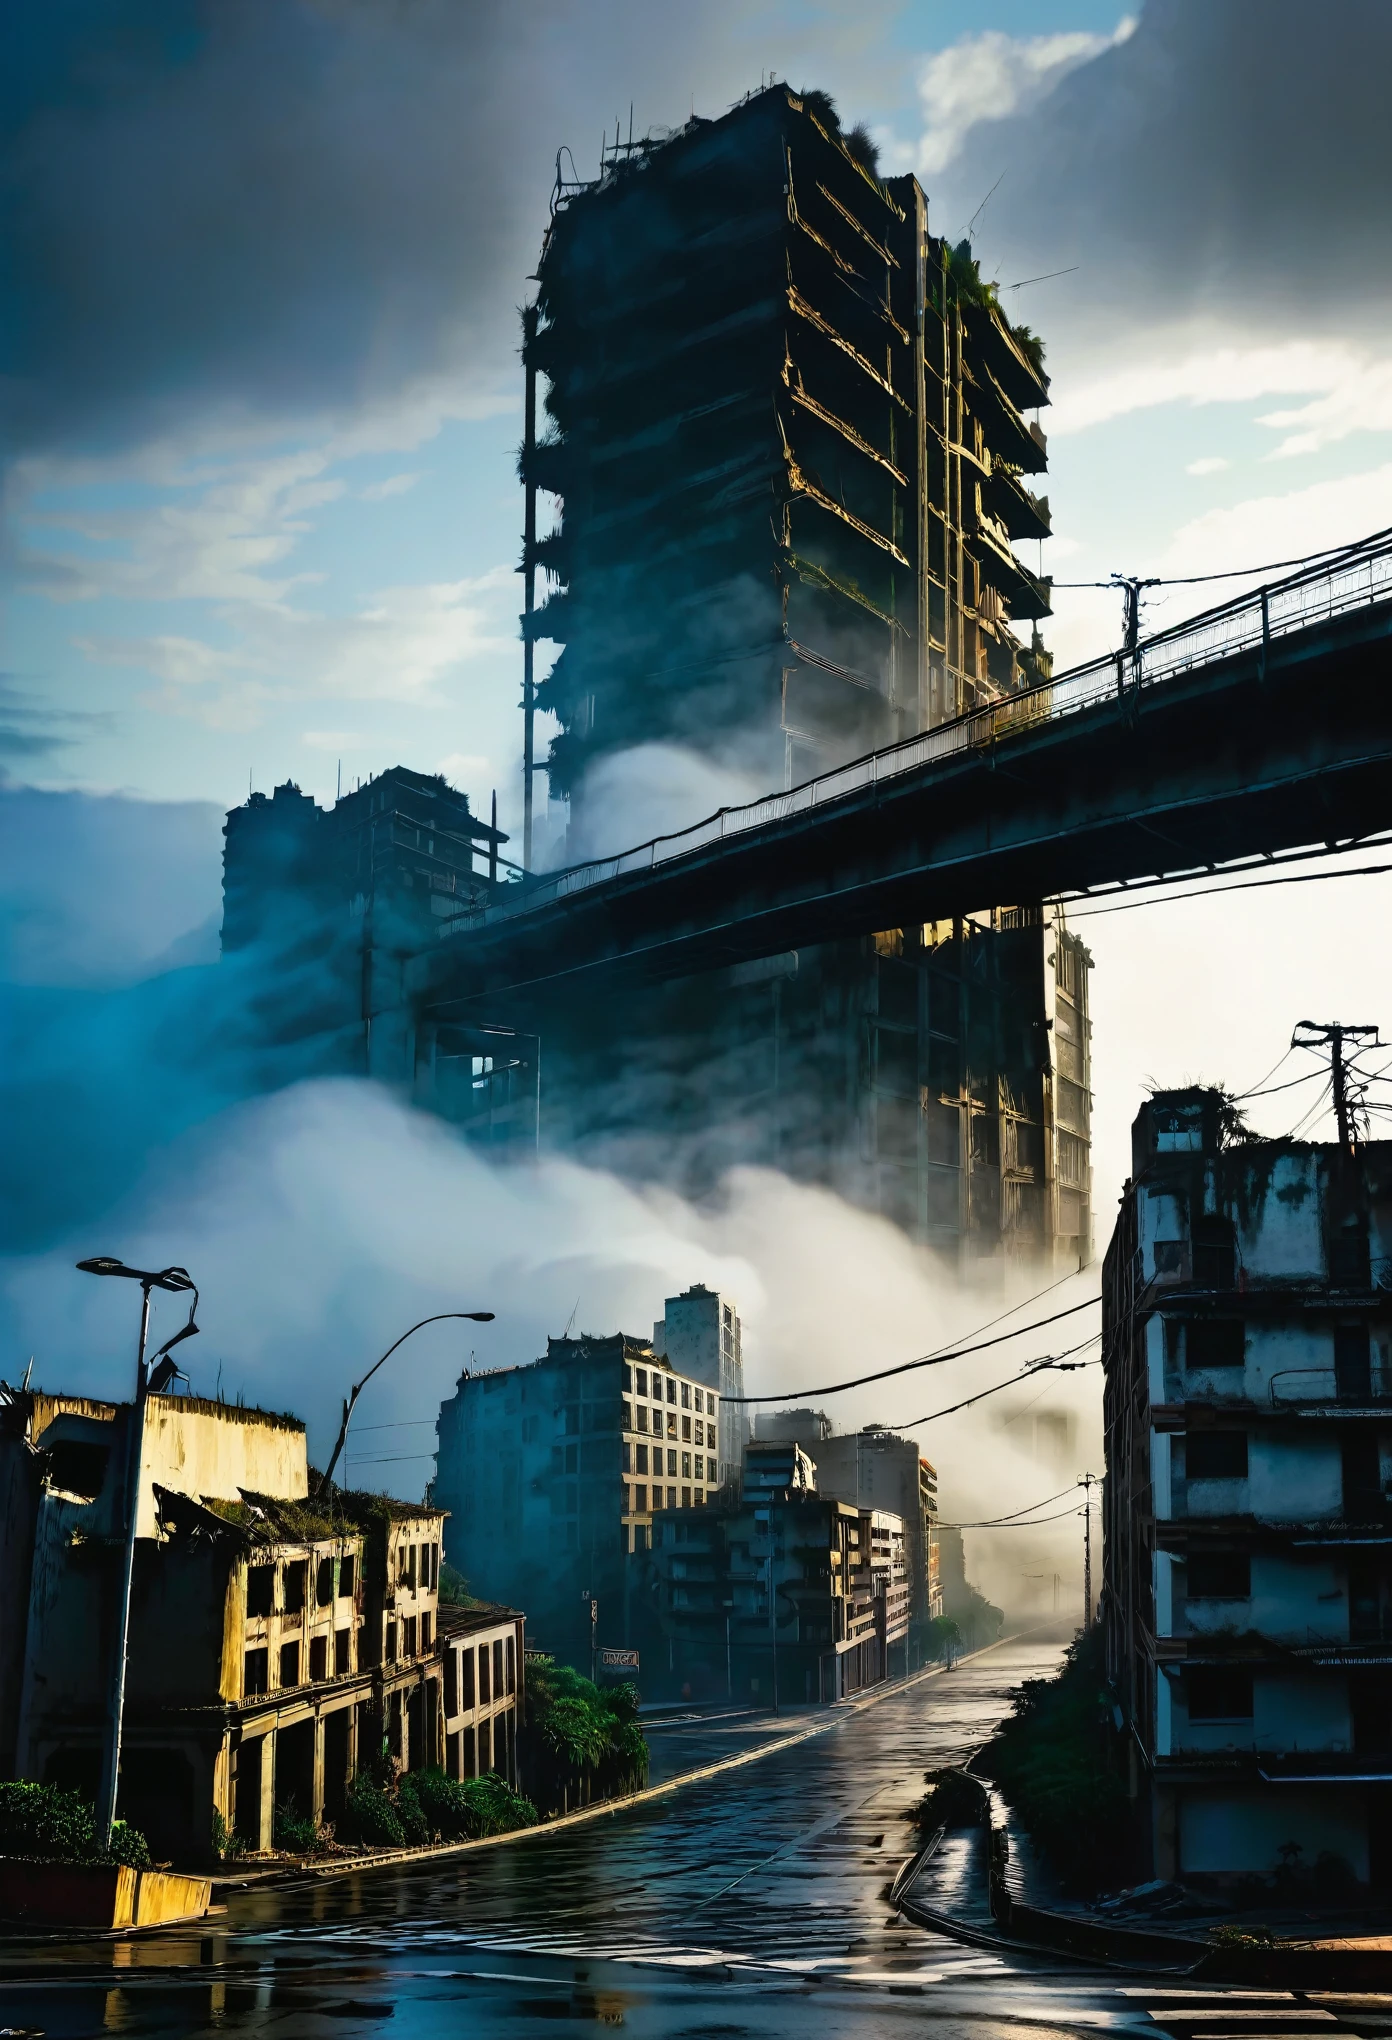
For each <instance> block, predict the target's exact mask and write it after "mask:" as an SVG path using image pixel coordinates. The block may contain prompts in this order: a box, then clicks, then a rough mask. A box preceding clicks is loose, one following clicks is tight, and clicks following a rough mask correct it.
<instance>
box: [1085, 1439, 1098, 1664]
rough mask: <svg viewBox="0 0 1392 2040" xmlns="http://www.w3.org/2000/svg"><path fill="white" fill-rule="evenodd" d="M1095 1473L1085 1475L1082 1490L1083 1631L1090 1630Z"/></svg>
mask: <svg viewBox="0 0 1392 2040" xmlns="http://www.w3.org/2000/svg"><path fill="white" fill-rule="evenodd" d="M1096 1479H1097V1475H1096V1474H1095V1473H1085V1474H1084V1475H1083V1478H1082V1488H1083V1631H1084V1634H1086V1632H1087V1631H1088V1630H1090V1629H1091V1628H1092V1490H1093V1484H1094V1482H1095V1481H1096Z"/></svg>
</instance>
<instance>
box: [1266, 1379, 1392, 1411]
mask: <svg viewBox="0 0 1392 2040" xmlns="http://www.w3.org/2000/svg"><path fill="white" fill-rule="evenodd" d="M1267 1395H1268V1399H1269V1401H1270V1403H1271V1405H1272V1407H1273V1408H1275V1409H1282V1410H1298V1411H1299V1412H1300V1413H1301V1414H1302V1415H1304V1416H1312V1417H1313V1416H1338V1417H1356V1416H1379V1415H1385V1414H1386V1412H1387V1411H1388V1410H1389V1409H1392V1369H1389V1368H1386V1367H1363V1368H1361V1369H1360V1368H1353V1369H1349V1368H1344V1369H1339V1368H1335V1367H1288V1368H1283V1369H1282V1371H1281V1372H1280V1373H1279V1374H1273V1375H1272V1377H1271V1379H1270V1381H1269V1383H1268V1385H1267Z"/></svg>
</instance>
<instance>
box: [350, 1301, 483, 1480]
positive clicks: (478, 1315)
mask: <svg viewBox="0 0 1392 2040" xmlns="http://www.w3.org/2000/svg"><path fill="white" fill-rule="evenodd" d="M493 1316H494V1313H493V1312H492V1311H491V1310H437V1311H436V1312H435V1315H434V1316H433V1317H423V1318H422V1319H421V1320H420V1323H419V1324H414V1325H412V1326H411V1329H410V1331H406V1332H403V1333H402V1334H401V1337H400V1338H399V1339H397V1340H395V1341H394V1342H393V1343H392V1344H391V1345H390V1346H388V1348H387V1350H386V1352H385V1353H384V1354H383V1355H382V1357H381V1359H380V1360H377V1361H374V1362H373V1364H372V1366H371V1367H369V1368H368V1370H367V1372H366V1374H365V1375H364V1376H363V1378H362V1380H361V1381H357V1382H354V1384H353V1387H352V1389H351V1390H350V1392H349V1396H348V1400H347V1402H346V1403H344V1405H343V1422H342V1423H341V1424H340V1425H339V1427H338V1440H337V1442H336V1444H335V1445H334V1449H333V1451H332V1453H331V1454H330V1457H329V1463H328V1465H327V1467H326V1468H325V1469H324V1473H323V1476H322V1478H321V1479H320V1482H319V1488H318V1492H319V1493H320V1494H321V1495H322V1494H326V1493H327V1492H328V1486H329V1482H330V1481H331V1480H332V1479H333V1471H334V1468H335V1467H336V1466H337V1465H338V1462H339V1458H340V1456H341V1454H342V1452H343V1448H344V1446H345V1445H346V1444H347V1443H348V1426H349V1424H350V1423H351V1422H352V1420H353V1411H354V1410H355V1409H356V1408H357V1406H358V1397H359V1396H360V1395H361V1394H362V1392H363V1390H364V1389H365V1388H366V1387H367V1384H368V1382H369V1381H371V1379H372V1377H373V1375H374V1374H375V1373H376V1372H377V1369H378V1368H379V1367H383V1366H385V1365H386V1363H387V1361H388V1360H390V1359H391V1356H392V1354H393V1353H394V1352H395V1351H396V1349H397V1347H398V1346H404V1345H405V1343H406V1341H407V1340H408V1339H409V1338H410V1336H411V1333H412V1332H418V1331H419V1330H420V1329H421V1326H422V1325H438V1324H442V1323H443V1322H444V1320H445V1319H446V1318H467V1319H468V1320H469V1321H470V1323H471V1324H476V1325H491V1324H492V1322H493Z"/></svg>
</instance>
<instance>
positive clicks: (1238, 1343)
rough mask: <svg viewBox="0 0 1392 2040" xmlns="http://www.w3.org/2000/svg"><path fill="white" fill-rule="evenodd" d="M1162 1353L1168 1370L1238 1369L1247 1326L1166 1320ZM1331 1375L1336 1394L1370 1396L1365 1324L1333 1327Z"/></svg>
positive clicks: (1227, 1320) (1236, 1322)
mask: <svg viewBox="0 0 1392 2040" xmlns="http://www.w3.org/2000/svg"><path fill="white" fill-rule="evenodd" d="M1181 1334H1182V1335H1183V1336H1182V1338H1181ZM1165 1350H1166V1358H1167V1359H1168V1361H1169V1363H1170V1365H1171V1366H1172V1367H1176V1366H1184V1367H1186V1368H1195V1369H1202V1370H1204V1371H1205V1372H1208V1371H1210V1370H1212V1369H1215V1368H1227V1367H1241V1366H1243V1364H1244V1363H1245V1360H1246V1354H1247V1327H1246V1325H1245V1324H1244V1322H1243V1321H1242V1319H1241V1318H1228V1317H1217V1318H1187V1319H1186V1318H1166V1319H1165ZM1334 1372H1335V1375H1336V1377H1337V1387H1338V1393H1339V1394H1340V1395H1365V1396H1366V1395H1368V1394H1370V1393H1371V1389H1372V1348H1371V1343H1370V1338H1369V1330H1368V1327H1367V1325H1366V1324H1350V1325H1336V1326H1335V1327H1334Z"/></svg>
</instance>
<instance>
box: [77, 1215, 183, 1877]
mask: <svg viewBox="0 0 1392 2040" xmlns="http://www.w3.org/2000/svg"><path fill="white" fill-rule="evenodd" d="M77 1265H78V1267H79V1268H80V1269H81V1271H82V1273H83V1274H84V1275H122V1276H124V1277H125V1278H126V1280H127V1281H130V1282H138V1283H139V1284H140V1335H139V1338H138V1340H137V1341H136V1348H135V1402H134V1404H133V1406H132V1408H131V1422H130V1433H129V1436H128V1437H127V1440H126V1479H125V1495H124V1497H123V1500H124V1505H125V1512H126V1541H125V1550H124V1551H123V1553H122V1557H121V1598H120V1608H119V1611H118V1615H117V1621H116V1654H115V1658H114V1660H113V1663H112V1667H111V1698H110V1702H109V1704H108V1707H107V1721H106V1747H105V1750H104V1751H103V1754H102V1779H101V1790H100V1793H99V1795H98V1799H97V1814H96V1829H97V1836H98V1839H99V1840H100V1843H101V1847H102V1849H103V1851H105V1850H107V1849H109V1848H110V1847H111V1830H112V1827H113V1825H114V1824H115V1820H116V1793H117V1788H118V1786H119V1783H120V1777H121V1718H122V1715H123V1714H124V1712H125V1704H126V1654H127V1650H128V1648H129V1644H130V1602H131V1577H132V1574H133V1572H134V1569H135V1530H136V1523H137V1521H138V1519H139V1515H140V1461H141V1451H142V1447H143V1445H144V1442H145V1399H146V1397H147V1396H148V1395H159V1394H161V1393H162V1392H163V1391H164V1389H166V1388H167V1387H168V1386H169V1383H170V1382H171V1381H172V1380H173V1379H174V1377H175V1375H176V1374H177V1373H178V1371H179V1370H178V1368H177V1367H176V1366H175V1365H174V1362H173V1360H172V1359H171V1358H170V1354H171V1352H172V1350H173V1348H174V1347H175V1346H177V1345H178V1344H179V1343H180V1342H181V1340H184V1339H192V1338H196V1337H197V1335H198V1326H197V1325H196V1324H195V1323H194V1313H195V1311H196V1310H197V1309H198V1289H197V1286H196V1285H195V1283H194V1280H193V1277H192V1276H191V1275H190V1274H189V1272H188V1270H187V1268H161V1269H159V1270H158V1272H156V1271H154V1270H152V1269H149V1268H128V1267H127V1266H126V1264H125V1262H124V1261H118V1260H117V1259H116V1258H115V1256H114V1255H111V1254H97V1255H95V1256H94V1257H93V1258H92V1259H91V1260H89V1261H79V1262H78V1264H77ZM152 1289H165V1290H169V1291H171V1292H172V1293H174V1294H176V1295H178V1294H183V1293H189V1294H191V1295H192V1297H193V1302H192V1303H191V1304H190V1305H189V1314H188V1323H187V1324H186V1325H184V1326H183V1327H182V1329H181V1330H180V1331H177V1332H176V1333H175V1334H174V1336H173V1338H172V1339H166V1340H165V1342H164V1344H163V1345H162V1346H161V1347H160V1349H159V1351H158V1353H156V1354H155V1364H154V1366H153V1368H148V1369H147V1367H146V1365H145V1340H146V1338H147V1336H148V1334H149V1330H150V1291H151V1290H152Z"/></svg>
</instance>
